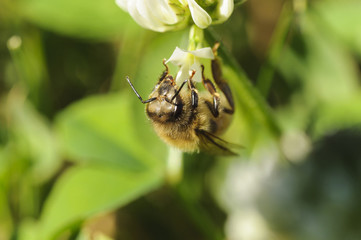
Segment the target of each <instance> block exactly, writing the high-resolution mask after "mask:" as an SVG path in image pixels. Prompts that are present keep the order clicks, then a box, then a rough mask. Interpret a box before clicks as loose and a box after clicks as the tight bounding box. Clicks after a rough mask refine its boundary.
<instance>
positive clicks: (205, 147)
mask: <svg viewBox="0 0 361 240" xmlns="http://www.w3.org/2000/svg"><path fill="white" fill-rule="evenodd" d="M196 133H197V136H198V137H199V139H200V148H201V150H202V151H205V152H208V153H211V154H216V155H226V156H236V155H238V154H237V153H235V152H233V151H231V150H230V149H229V148H228V146H229V147H232V148H238V149H239V148H242V146H240V145H237V144H234V143H229V142H227V141H225V140H223V139H222V138H219V137H217V136H215V135H213V134H212V133H210V132H207V131H204V130H197V131H196Z"/></svg>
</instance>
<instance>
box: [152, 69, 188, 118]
mask: <svg viewBox="0 0 361 240" xmlns="http://www.w3.org/2000/svg"><path fill="white" fill-rule="evenodd" d="M150 98H154V100H153V101H151V102H149V103H148V104H147V108H146V112H147V115H148V117H149V118H150V119H152V120H154V121H157V122H162V123H164V122H169V121H172V120H175V119H176V118H177V117H178V116H179V114H180V113H181V111H182V100H181V97H180V96H179V95H178V91H177V87H176V84H175V81H174V80H173V77H172V76H170V75H168V76H166V77H165V78H164V79H163V80H162V81H161V82H160V83H158V84H157V85H156V86H155V88H154V90H153V92H152V94H151V95H150Z"/></svg>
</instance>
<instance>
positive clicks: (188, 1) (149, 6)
mask: <svg viewBox="0 0 361 240" xmlns="http://www.w3.org/2000/svg"><path fill="white" fill-rule="evenodd" d="M115 1H116V3H117V5H118V6H119V7H120V8H122V9H123V10H124V11H127V12H128V13H129V14H130V15H131V16H132V18H133V19H134V20H135V21H136V22H137V23H138V24H139V25H141V26H142V27H144V28H148V29H151V30H153V31H157V32H165V31H168V30H175V29H180V28H183V27H184V26H186V25H187V24H188V23H189V18H190V17H192V20H193V22H194V24H195V25H197V26H198V27H199V28H201V29H204V28H207V27H208V26H209V25H211V24H212V22H213V23H221V22H224V21H225V20H227V19H228V18H229V16H230V15H231V14H232V12H233V8H234V2H233V1H234V0H208V1H200V0H115ZM208 9H211V11H209V12H208V11H207V10H208Z"/></svg>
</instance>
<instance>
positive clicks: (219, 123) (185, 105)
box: [126, 45, 235, 155]
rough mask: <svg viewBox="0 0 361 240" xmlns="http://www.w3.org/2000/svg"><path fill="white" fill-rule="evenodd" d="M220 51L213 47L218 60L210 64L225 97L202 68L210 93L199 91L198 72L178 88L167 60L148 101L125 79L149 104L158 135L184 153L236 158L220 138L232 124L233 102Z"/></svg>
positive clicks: (205, 85)
mask: <svg viewBox="0 0 361 240" xmlns="http://www.w3.org/2000/svg"><path fill="white" fill-rule="evenodd" d="M217 48H218V45H215V47H214V48H213V52H214V55H215V56H216V57H215V59H213V60H212V61H211V68H212V75H213V79H214V81H215V83H216V85H217V87H218V88H219V89H220V90H221V92H222V93H223V94H220V93H218V92H217V90H216V87H215V86H214V84H213V83H212V82H211V81H210V80H209V79H207V78H206V77H205V76H204V66H203V65H202V66H201V67H202V83H203V86H204V88H205V89H206V90H207V91H203V92H198V90H197V89H196V87H195V83H194V80H193V76H194V74H195V71H192V74H190V77H189V79H186V80H184V81H183V82H182V84H181V85H180V86H179V87H178V86H177V84H176V82H175V80H174V79H173V76H172V75H170V74H169V69H168V66H167V64H166V63H165V60H163V65H164V66H165V71H164V72H163V73H162V75H161V76H160V78H159V80H158V83H157V84H156V85H155V87H154V89H153V91H152V93H151V94H150V96H149V99H147V100H143V99H142V97H141V96H140V95H139V93H138V92H137V90H136V89H135V88H134V86H133V84H132V83H131V81H130V79H129V77H126V78H127V81H128V83H129V85H130V86H131V88H132V89H133V91H134V93H135V94H136V95H137V97H138V98H139V99H140V101H141V102H142V103H143V104H146V114H147V116H148V118H149V120H150V121H151V123H152V125H153V127H154V130H155V132H156V133H157V134H158V136H159V137H160V138H161V139H162V140H163V141H165V142H166V143H167V144H169V145H171V146H174V147H176V148H178V149H180V150H182V151H184V152H199V151H205V152H208V153H211V154H222V155H235V153H234V152H233V151H231V150H230V149H229V148H228V142H226V141H224V140H223V139H221V138H219V137H218V136H220V135H221V134H222V133H224V131H225V130H226V129H227V128H228V126H229V125H230V122H231V120H232V115H233V113H234V101H233V96H232V92H231V89H230V87H229V85H228V83H227V82H226V80H225V79H223V77H222V70H221V66H220V63H219V59H218V57H217V54H216V53H217V52H216V51H217ZM186 85H187V87H185V86H186ZM184 87H185V88H186V89H184Z"/></svg>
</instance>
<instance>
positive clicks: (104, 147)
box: [55, 93, 165, 170]
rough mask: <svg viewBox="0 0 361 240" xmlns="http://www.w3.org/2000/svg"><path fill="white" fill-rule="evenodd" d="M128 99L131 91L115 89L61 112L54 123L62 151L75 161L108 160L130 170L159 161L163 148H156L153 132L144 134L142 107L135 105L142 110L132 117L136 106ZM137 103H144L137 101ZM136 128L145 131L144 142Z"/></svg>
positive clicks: (160, 161) (157, 141)
mask: <svg viewBox="0 0 361 240" xmlns="http://www.w3.org/2000/svg"><path fill="white" fill-rule="evenodd" d="M129 99H131V95H128V94H119V93H117V94H109V95H103V96H95V97H90V98H87V99H84V100H82V101H80V102H78V103H76V104H74V105H72V106H70V107H68V108H67V109H66V110H65V111H64V112H62V113H61V114H60V115H59V116H58V117H57V120H56V125H55V127H56V132H57V135H58V137H59V143H60V145H61V148H62V150H63V152H64V153H65V155H66V156H67V157H68V158H70V159H72V160H75V161H78V162H79V161H80V162H87V163H93V164H94V163H96V164H101V165H109V164H110V165H112V166H115V167H121V168H127V169H132V170H144V169H145V168H146V167H147V166H150V165H154V164H160V163H162V159H164V156H165V155H164V150H163V151H161V149H160V148H159V140H157V139H156V136H155V135H153V137H151V138H150V137H149V136H148V135H149V134H150V133H149V131H150V129H149V126H148V125H147V122H146V119H145V115H144V110H140V109H139V111H141V112H142V113H143V114H142V116H141V117H135V115H136V114H137V113H136V111H138V109H137V110H135V111H134V110H133V109H134V107H133V106H132V103H134V102H133V101H130V100H129ZM136 100H138V99H136ZM137 103H138V102H137ZM140 107H144V106H143V105H142V104H140ZM146 128H147V130H146ZM139 129H144V132H143V134H144V135H147V136H145V138H146V139H148V141H147V143H146V144H143V142H142V135H141V134H138V132H137V131H138V130H139ZM149 138H150V139H149ZM157 145H158V147H157ZM154 150H160V152H161V153H160V154H157V153H156V152H155V151H154ZM156 154H157V155H156Z"/></svg>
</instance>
